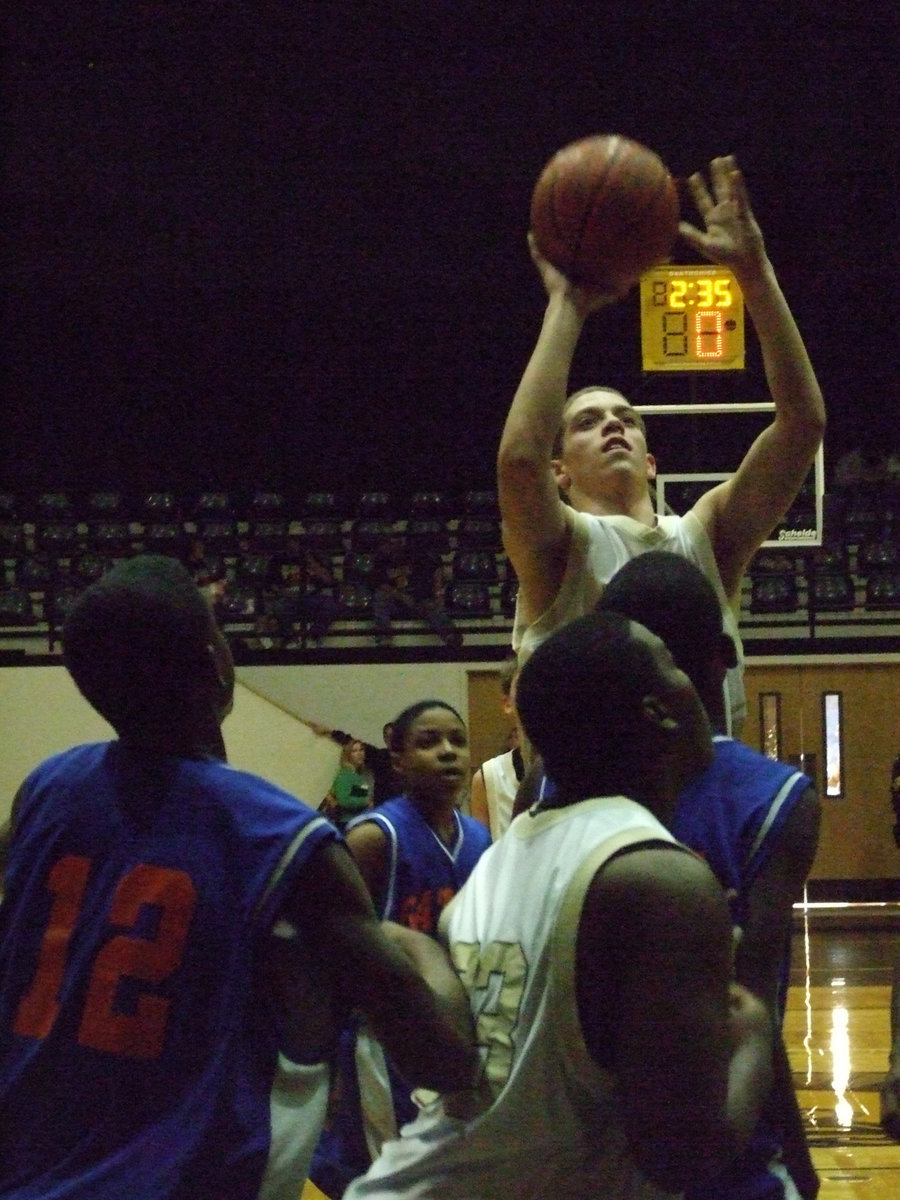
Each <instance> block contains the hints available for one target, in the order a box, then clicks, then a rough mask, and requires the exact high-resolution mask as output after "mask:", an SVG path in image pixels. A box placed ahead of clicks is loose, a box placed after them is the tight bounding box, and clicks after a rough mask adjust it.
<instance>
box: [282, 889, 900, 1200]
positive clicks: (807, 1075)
mask: <svg viewBox="0 0 900 1200" xmlns="http://www.w3.org/2000/svg"><path fill="white" fill-rule="evenodd" d="M898 958H900V905H898V904H894V905H891V904H866V905H810V906H809V907H807V908H802V907H799V906H798V907H797V908H796V909H795V915H794V934H793V938H792V947H791V976H790V988H789V992H788V1002H787V1011H786V1015H785V1025H784V1032H785V1042H786V1044H787V1050H788V1057H789V1059H790V1063H791V1068H792V1070H793V1073H794V1084H795V1086H796V1089H797V1096H798V1099H799V1101H800V1108H801V1111H802V1113H803V1115H804V1119H805V1122H806V1128H807V1131H808V1135H809V1142H810V1148H811V1153H812V1158H813V1162H814V1164H815V1166H816V1169H817V1171H818V1172H819V1178H820V1180H821V1190H820V1192H819V1200H898V1198H900V1144H898V1143H896V1142H893V1141H891V1140H890V1139H889V1138H887V1137H885V1135H884V1133H882V1130H881V1126H880V1125H879V1095H878V1093H879V1086H880V1084H881V1080H882V1078H883V1076H884V1073H885V1071H886V1069H887V1057H888V1049H889V1044H890V1015H889V1014H890V992H891V979H892V975H893V970H894V963H895V962H896V961H897V959H898ZM302 1200H322V1193H321V1192H320V1191H319V1190H318V1188H314V1187H313V1186H312V1185H311V1184H309V1183H308V1184H307V1185H306V1188H305V1189H304V1191H303V1193H302Z"/></svg>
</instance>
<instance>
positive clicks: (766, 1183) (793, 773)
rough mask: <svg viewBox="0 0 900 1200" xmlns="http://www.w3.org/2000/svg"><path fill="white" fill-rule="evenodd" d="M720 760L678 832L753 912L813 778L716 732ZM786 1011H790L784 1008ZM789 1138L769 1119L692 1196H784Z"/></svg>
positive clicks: (740, 912) (695, 1199)
mask: <svg viewBox="0 0 900 1200" xmlns="http://www.w3.org/2000/svg"><path fill="white" fill-rule="evenodd" d="M714 742H715V757H714V758H713V761H712V764H711V765H710V766H709V767H707V769H706V770H705V771H704V772H703V773H702V774H701V775H698V776H697V777H696V778H695V779H693V780H692V781H691V782H690V783H689V784H688V786H687V787H686V788H685V790H684V791H683V792H682V794H681V797H680V799H679V802H678V808H677V809H676V811H675V816H674V818H673V820H672V822H671V826H670V828H671V830H672V833H674V834H675V836H676V837H677V838H678V840H679V841H681V842H683V843H684V844H685V845H686V846H690V848H691V849H692V850H695V851H696V852H697V853H698V854H700V855H701V856H702V857H703V858H705V859H706V861H707V862H708V863H709V866H710V868H711V869H712V871H713V874H714V875H715V876H716V878H717V879H718V880H719V882H720V883H721V885H722V887H723V888H725V889H726V890H731V891H733V892H735V893H736V895H735V896H734V898H733V899H732V902H731V915H732V919H733V921H734V923H735V924H736V925H743V924H744V922H745V921H746V918H747V890H748V888H749V887H750V886H751V885H752V884H753V882H754V881H755V879H756V877H757V876H758V875H759V873H760V871H761V870H762V868H763V867H764V865H765V864H766V862H767V861H768V858H769V856H770V854H771V853H772V847H773V846H774V845H775V844H776V843H777V841H778V838H779V836H780V834H781V829H782V826H783V825H784V822H785V821H786V820H787V817H788V815H789V813H790V812H791V809H792V808H793V807H794V805H795V804H796V803H797V800H798V799H799V798H800V796H802V795H803V793H804V792H805V791H806V790H807V788H810V787H812V781H811V780H810V779H809V778H808V777H807V776H806V775H804V774H803V773H802V772H801V771H798V770H797V769H796V767H791V766H788V765H787V764H785V763H781V762H777V761H776V760H774V759H771V758H766V756H765V755H763V754H760V753H759V752H758V751H756V750H751V749H750V748H749V746H745V745H744V743H743V742H737V741H734V740H733V739H732V738H727V737H716V738H715V739H714ZM789 954H790V946H789V945H785V947H784V959H783V967H782V980H781V989H780V991H781V1001H782V1005H781V1007H782V1010H783V1000H784V996H785V995H786V990H787V982H788V979H787V976H788V968H789V965H790V964H789ZM778 1016H779V1018H780V1017H782V1016H783V1011H781V1012H779V1014H778ZM780 1144H781V1139H780V1136H779V1134H778V1131H777V1130H774V1129H772V1128H771V1126H770V1125H768V1124H767V1122H766V1120H765V1119H764V1118H763V1119H762V1120H760V1122H759V1124H758V1125H757V1127H756V1129H755V1130H754V1132H753V1135H752V1137H751V1138H750V1141H749V1142H748V1144H747V1146H746V1147H745V1149H744V1151H743V1153H742V1154H741V1155H740V1156H739V1157H738V1158H737V1159H736V1160H735V1162H734V1163H733V1164H732V1165H731V1167H730V1168H729V1169H728V1170H727V1171H726V1172H725V1173H724V1174H723V1175H722V1176H719V1177H718V1178H717V1179H716V1181H715V1183H714V1184H712V1185H710V1186H709V1187H697V1188H693V1189H690V1190H689V1191H688V1192H687V1193H686V1200H784V1198H787V1197H791V1196H793V1195H794V1194H795V1193H794V1190H793V1183H792V1182H791V1181H790V1180H789V1179H788V1178H786V1173H785V1169H784V1167H783V1166H781V1164H780V1163H779V1161H778V1155H779V1151H780Z"/></svg>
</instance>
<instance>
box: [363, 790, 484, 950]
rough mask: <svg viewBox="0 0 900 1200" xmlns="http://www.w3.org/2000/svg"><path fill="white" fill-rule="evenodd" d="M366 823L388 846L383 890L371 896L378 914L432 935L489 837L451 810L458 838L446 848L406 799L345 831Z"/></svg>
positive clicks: (369, 814)
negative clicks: (384, 837)
mask: <svg viewBox="0 0 900 1200" xmlns="http://www.w3.org/2000/svg"><path fill="white" fill-rule="evenodd" d="M366 821H372V822H374V823H375V824H377V825H378V826H379V827H380V828H381V829H383V830H384V832H385V834H386V835H387V839H388V845H389V847H390V857H389V861H388V872H387V880H386V883H385V888H384V892H383V893H382V895H381V896H377V897H376V898H375V907H376V909H377V911H378V915H379V916H380V917H381V918H382V920H385V921H396V922H397V924H398V925H405V926H406V927H407V928H408V929H418V930H420V931H421V932H422V933H429V934H435V933H436V932H437V927H438V918H439V917H440V915H441V913H442V912H443V911H444V909H445V908H446V906H447V904H448V902H449V901H450V900H451V899H452V897H453V896H455V895H456V893H457V892H458V891H459V889H460V888H461V887H462V885H463V884H464V883H465V881H466V880H467V879H468V878H469V876H470V875H471V873H472V868H473V867H474V866H475V864H476V863H477V862H478V860H479V858H481V856H482V854H484V852H485V850H486V849H487V848H488V846H489V845H490V844H491V835H490V833H488V831H487V830H486V829H485V827H484V826H483V825H482V824H481V822H480V821H476V820H475V819H474V817H467V816H465V815H464V814H462V813H460V812H459V811H457V810H454V813H453V821H454V824H455V826H456V837H455V840H454V842H453V845H452V846H446V845H445V844H444V843H443V842H442V841H441V839H440V838H439V837H438V835H437V834H436V833H435V831H434V830H433V829H432V828H431V826H430V825H429V824H428V822H427V821H426V820H425V818H424V817H423V816H422V814H421V813H420V812H419V810H418V809H417V808H416V806H415V805H414V804H413V802H412V801H411V800H409V799H408V798H407V797H406V796H397V797H396V798H395V799H393V800H388V801H387V802H386V803H384V804H382V805H381V806H380V807H379V808H376V809H373V810H372V811H371V812H367V813H364V814H363V815H362V816H360V817H357V818H356V820H355V821H353V822H352V824H351V825H350V827H349V828H356V827H357V826H359V825H362V824H364V823H365V822H366Z"/></svg>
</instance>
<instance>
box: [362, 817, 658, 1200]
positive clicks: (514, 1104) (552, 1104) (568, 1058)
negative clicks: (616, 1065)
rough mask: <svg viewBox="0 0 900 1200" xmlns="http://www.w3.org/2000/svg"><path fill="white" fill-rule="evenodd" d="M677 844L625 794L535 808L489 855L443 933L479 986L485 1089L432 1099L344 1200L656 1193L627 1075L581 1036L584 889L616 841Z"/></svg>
mask: <svg viewBox="0 0 900 1200" xmlns="http://www.w3.org/2000/svg"><path fill="white" fill-rule="evenodd" d="M660 840H662V841H667V842H674V840H675V839H674V838H673V837H672V836H671V834H669V833H668V832H667V831H666V829H665V828H664V827H663V826H662V825H661V824H660V823H659V822H658V821H657V820H656V818H655V817H653V816H652V815H651V814H650V813H649V812H648V811H647V810H646V809H645V808H643V807H641V806H640V805H639V804H636V803H635V802H634V801H632V800H628V799H626V798H625V797H622V796H613V797H605V798H602V799H595V800H586V801H583V802H581V803H579V804H575V805H572V806H570V807H567V808H560V809H551V810H548V811H546V812H539V813H538V814H537V815H536V816H532V815H531V814H530V813H524V814H522V815H521V816H519V817H517V818H516V820H515V821H514V822H513V823H512V825H510V827H509V830H508V831H507V833H506V834H505V835H504V836H503V837H502V838H501V839H500V841H498V842H495V843H494V845H493V846H492V847H491V848H490V849H489V850H488V851H487V852H486V853H485V854H484V855H483V856H482V858H481V860H480V861H479V863H478V865H477V866H476V868H475V870H474V871H473V872H472V874H471V876H470V877H469V879H468V881H467V883H466V885H465V886H464V887H463V888H462V890H461V891H460V892H459V893H458V895H457V896H456V897H455V898H454V899H453V901H451V903H450V905H449V906H448V907H447V909H446V910H445V912H444V915H443V919H442V929H443V932H444V935H445V938H446V940H447V942H448V944H449V946H450V952H451V955H452V957H453V960H454V963H455V964H456V967H457V969H458V970H459V972H460V975H461V977H462V979H463V982H464V983H465V985H466V989H467V991H468V993H469V998H470V1002H471V1005H472V1010H473V1013H474V1016H475V1021H476V1029H477V1037H478V1042H479V1046H480V1048H481V1055H482V1079H481V1087H480V1090H479V1092H478V1093H477V1094H474V1093H466V1094H465V1095H462V1094H456V1095H452V1096H445V1097H442V1098H438V1099H436V1100H433V1101H432V1102H431V1103H429V1104H426V1105H425V1106H424V1107H423V1109H422V1112H421V1114H420V1116H419V1117H418V1118H417V1120H416V1121H414V1122H413V1124H411V1125H408V1126H407V1127H406V1128H405V1129H404V1130H403V1133H402V1136H401V1137H400V1138H399V1139H398V1140H396V1141H392V1142H388V1143H387V1144H386V1146H385V1147H384V1149H383V1151H382V1155H381V1157H380V1158H379V1159H378V1160H377V1161H376V1162H375V1163H373V1165H372V1167H371V1169H370V1170H369V1172H368V1173H367V1174H366V1175H365V1176H364V1177H363V1178H362V1179H358V1180H356V1181H355V1183H353V1184H352V1185H351V1186H350V1188H349V1189H348V1191H347V1192H346V1193H345V1195H346V1200H361V1198H362V1197H378V1198H379V1200H387V1198H388V1197H397V1196H403V1197H411V1198H412V1197H415V1198H418V1200H425V1198H426V1197H428V1198H433V1200H487V1198H488V1197H492V1198H493V1197H498V1198H499V1197H503V1200H516V1198H520V1197H521V1198H522V1200H524V1198H525V1197H534V1198H537V1197H541V1198H546V1197H553V1200H588V1198H590V1200H595V1198H596V1197H601V1196H602V1197H603V1198H604V1200H625V1198H626V1197H627V1198H628V1200H650V1198H651V1197H652V1198H654V1200H656V1198H658V1197H661V1196H664V1195H666V1194H667V1193H664V1192H662V1191H661V1190H660V1189H659V1188H657V1187H656V1186H655V1185H653V1184H651V1183H650V1182H649V1181H648V1180H647V1179H646V1178H645V1177H644V1176H643V1175H642V1174H641V1172H640V1171H639V1170H638V1169H637V1167H636V1166H635V1165H634V1163H633V1162H632V1159H631V1156H630V1153H629V1149H628V1144H627V1139H626V1136H625V1132H624V1129H623V1128H622V1124H621V1121H620V1118H619V1115H618V1111H617V1102H616V1098H615V1088H616V1079H615V1076H614V1075H612V1074H611V1073H610V1072H608V1071H605V1070H603V1069H602V1068H600V1067H599V1066H598V1065H597V1064H596V1062H595V1061H594V1059H593V1058H592V1057H591V1055H590V1053H589V1051H588V1049H587V1046H586V1045H585V1042H584V1038H583V1036H582V1032H581V1025H580V1021H579V1017H578V1008H577V1000H576V990H575V952H576V941H577V932H578V924H579V919H580V915H581V909H582V906H583V902H584V896H585V892H586V890H587V888H588V886H589V884H590V882H591V880H592V879H593V877H594V875H595V874H596V872H597V870H598V869H599V868H600V866H602V865H603V863H604V862H605V861H606V860H607V859H608V858H609V857H610V856H611V855H612V854H614V853H615V852H616V851H617V850H618V849H620V848H622V847H624V846H628V845H634V844H637V843H641V842H647V841H660Z"/></svg>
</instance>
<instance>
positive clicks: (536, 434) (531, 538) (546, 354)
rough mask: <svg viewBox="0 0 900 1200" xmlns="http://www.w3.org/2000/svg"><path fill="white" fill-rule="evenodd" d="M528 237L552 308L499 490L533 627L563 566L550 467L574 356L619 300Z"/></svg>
mask: <svg viewBox="0 0 900 1200" xmlns="http://www.w3.org/2000/svg"><path fill="white" fill-rule="evenodd" d="M528 240H529V246H530V249H531V256H532V258H533V260H534V263H535V265H536V267H537V269H538V271H539V273H540V276H541V279H542V280H543V283H544V287H545V289H546V291H547V308H546V311H545V313H544V320H543V324H542V325H541V331H540V334H539V335H538V340H537V343H536V345H535V348H534V350H533V352H532V355H531V358H530V359H529V362H528V365H527V366H526V368H525V372H524V374H523V376H522V380H521V382H520V384H519V387H518V389H517V391H516V394H515V396H514V398H513V402H512V405H511V407H510V410H509V413H508V415H507V418H506V423H505V425H504V427H503V433H502V435H501V438H500V449H499V452H498V456H497V491H498V497H499V502H500V515H501V518H502V522H503V544H504V547H505V549H506V553H507V554H508V556H509V560H510V562H511V563H512V566H513V570H514V571H515V573H516V577H517V579H518V581H519V604H520V606H521V610H522V614H523V617H524V619H525V620H526V621H527V622H531V621H533V620H535V619H536V618H537V617H538V616H540V614H541V613H543V612H544V610H545V609H546V608H547V607H549V605H550V603H551V602H552V600H553V598H554V597H555V595H556V593H557V591H558V590H559V585H560V583H561V581H562V575H563V571H564V568H565V561H566V548H567V544H568V521H567V516H566V514H567V512H568V509H567V508H566V505H565V504H564V503H563V502H562V500H561V499H560V497H559V492H558V489H557V486H556V479H555V476H554V473H553V467H552V462H553V449H554V443H555V440H556V435H557V432H558V431H559V428H560V424H561V421H562V414H563V409H564V407H565V403H566V395H567V389H568V382H569V371H570V369H571V366H572V358H573V356H574V354H575V347H576V346H577V344H578V339H579V337H580V335H581V330H582V327H583V325H584V322H585V320H586V319H587V317H588V315H589V314H590V313H591V312H593V311H594V310H595V309H598V308H601V307H602V306H603V305H604V304H608V303H611V302H612V301H613V300H614V299H616V297H615V296H611V295H607V294H604V293H602V292H599V291H597V292H592V291H588V290H586V289H584V288H579V287H576V286H575V285H574V284H572V283H570V282H569V280H568V279H566V277H565V276H564V275H562V274H561V273H560V272H559V271H557V270H556V268H555V267H553V266H551V265H550V263H548V262H547V260H546V259H545V258H543V256H542V255H541V254H540V251H539V250H538V249H537V246H536V245H535V241H534V238H533V236H531V235H529V239H528Z"/></svg>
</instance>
